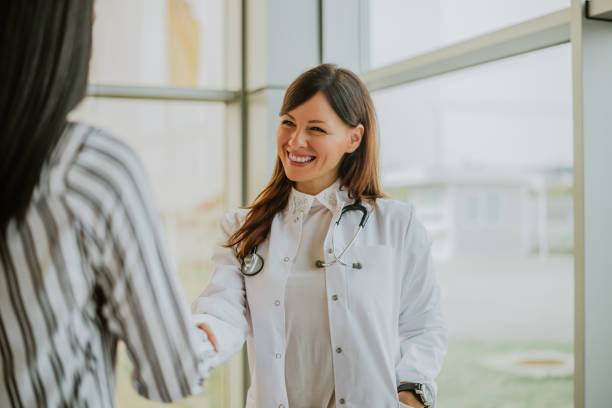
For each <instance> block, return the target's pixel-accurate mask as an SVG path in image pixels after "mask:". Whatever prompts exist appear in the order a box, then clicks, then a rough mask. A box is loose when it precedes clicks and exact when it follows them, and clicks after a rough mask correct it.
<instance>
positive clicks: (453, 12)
mask: <svg viewBox="0 0 612 408" xmlns="http://www.w3.org/2000/svg"><path fill="white" fill-rule="evenodd" d="M369 4H370V16H369V20H370V68H377V67H380V66H383V65H387V64H391V63H393V62H397V61H399V60H402V59H405V58H408V57H411V56H414V55H417V54H421V53H424V52H428V51H431V50H433V49H435V48H439V47H442V46H446V45H449V44H452V43H456V42H458V41H462V40H466V39H468V38H471V37H475V36H478V35H481V34H484V33H487V32H490V31H496V30H499V29H501V28H504V27H507V26H511V25H513V24H518V23H520V22H523V21H526V20H529V19H532V18H535V17H539V16H541V15H544V14H548V13H552V12H554V11H558V10H560V9H563V8H566V7H569V5H570V0H538V1H533V0H512V1H506V0H461V1H456V0H428V1H407V0H376V1H371V2H370V3H369Z"/></svg>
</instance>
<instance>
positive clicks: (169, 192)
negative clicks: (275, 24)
mask: <svg viewBox="0 0 612 408" xmlns="http://www.w3.org/2000/svg"><path fill="white" fill-rule="evenodd" d="M224 111H225V105H224V104H220V103H196V102H161V101H135V100H121V99H97V98H88V99H86V100H85V101H84V102H83V103H82V105H81V106H80V107H79V108H78V109H77V110H76V111H75V112H74V113H73V115H72V119H74V120H80V121H83V122H86V123H89V124H92V125H94V126H97V127H100V128H102V129H105V130H107V131H109V132H110V133H111V134H112V135H114V136H115V137H118V138H119V139H121V140H123V141H124V142H126V143H127V144H129V145H130V146H131V147H132V148H133V149H134V150H135V151H136V152H137V153H138V155H139V156H140V158H141V160H142V162H143V165H144V168H145V170H146V172H147V175H148V176H149V182H150V183H151V186H152V189H153V193H154V195H155V201H156V204H157V206H158V209H159V211H160V213H161V216H162V221H163V224H164V227H165V232H166V238H167V242H168V244H169V247H170V250H171V252H172V255H173V258H174V260H175V263H176V265H177V266H178V272H179V276H180V279H181V283H182V284H183V288H184V292H185V294H186V297H187V299H188V300H189V301H191V300H193V299H195V298H196V297H197V296H198V295H199V294H200V292H201V291H202V290H203V289H204V287H205V286H206V284H207V282H208V277H209V271H210V257H211V255H212V249H213V247H214V241H215V239H216V236H217V234H218V222H219V220H220V218H221V216H222V214H223V212H224V211H225V203H224V197H225V188H226V185H227V183H226V182H225V180H224V177H219V175H220V174H224V172H225V168H224V160H223V158H224V156H225V154H224V152H225V150H224V129H223V128H224V126H223V125H224ZM119 350H120V353H119V357H118V364H117V383H116V384H117V385H116V388H117V389H116V390H117V400H118V403H119V406H120V407H129V408H132V407H139V406H142V407H145V406H146V407H150V406H151V402H150V401H147V400H145V399H144V398H142V397H140V396H139V395H138V394H137V393H136V391H134V389H133V388H132V385H131V380H130V375H131V370H132V366H131V363H130V362H129V359H128V357H127V353H126V352H125V347H123V345H122V347H120V348H119ZM226 375H227V368H225V367H220V368H216V369H215V370H213V372H212V373H211V377H210V378H209V380H208V381H207V382H206V385H205V390H204V392H202V393H201V394H199V395H198V396H195V397H191V398H190V399H188V400H186V401H184V402H181V406H183V407H198V408H200V407H220V406H225V398H226V389H225V377H226Z"/></svg>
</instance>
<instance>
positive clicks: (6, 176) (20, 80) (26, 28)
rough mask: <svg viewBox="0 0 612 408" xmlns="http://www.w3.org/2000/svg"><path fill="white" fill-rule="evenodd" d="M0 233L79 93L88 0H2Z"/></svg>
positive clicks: (28, 194)
mask: <svg viewBox="0 0 612 408" xmlns="http://www.w3.org/2000/svg"><path fill="white" fill-rule="evenodd" d="M0 3H1V5H0V33H1V34H0V38H1V39H2V41H1V42H0V61H2V63H0V81H1V83H2V86H1V87H0V180H2V182H1V183H0V237H2V236H3V235H4V234H3V232H4V231H5V229H6V226H7V225H8V223H9V221H10V220H11V219H17V220H21V219H23V218H24V216H25V213H26V211H27V209H28V206H29V204H30V200H31V199H32V194H33V192H34V188H35V187H36V184H37V183H38V180H39V178H40V174H41V170H42V168H43V165H44V163H45V161H46V160H47V158H48V157H49V155H50V154H51V152H52V151H53V149H54V148H55V146H56V145H57V142H58V141H59V139H60V136H61V135H62V133H63V131H64V129H65V127H66V125H67V120H66V115H67V114H68V112H70V111H71V110H72V109H73V108H74V107H75V106H76V105H77V104H78V103H79V102H80V101H81V99H82V98H83V97H84V96H85V91H86V88H87V73H88V70H89V57H90V54H91V29H92V12H93V0H53V1H49V0H27V1H21V0H16V1H2V2H0Z"/></svg>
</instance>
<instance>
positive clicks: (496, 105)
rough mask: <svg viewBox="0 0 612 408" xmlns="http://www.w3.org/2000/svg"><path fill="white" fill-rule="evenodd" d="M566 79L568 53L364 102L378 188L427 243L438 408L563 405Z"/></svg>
mask: <svg viewBox="0 0 612 408" xmlns="http://www.w3.org/2000/svg"><path fill="white" fill-rule="evenodd" d="M570 69H571V65H570V48H569V46H566V45H564V46H559V47H554V48H549V49H545V50H541V51H538V52H534V53H530V54H527V55H522V56H518V57H513V58H509V59H505V60H502V61H498V62H495V63H490V64H486V65H482V66H479V67H475V68H471V69H467V70H463V71H460V72H456V73H451V74H447V75H444V76H440V77H437V78H434V79H430V80H425V81H421V82H417V83H412V84H408V85H405V86H401V87H397V88H393V89H389V90H385V91H380V92H377V93H375V94H374V95H373V96H374V102H375V105H376V109H377V112H378V116H379V120H380V130H381V169H382V176H383V184H384V187H385V191H386V192H387V193H388V194H390V195H391V196H393V197H395V198H398V199H402V200H409V201H412V202H413V203H414V204H415V206H416V209H417V215H418V217H419V218H420V219H421V220H422V221H423V223H424V224H425V225H426V227H427V229H428V231H429V233H430V235H431V237H432V240H433V247H432V251H433V254H434V259H435V262H436V267H437V271H438V277H439V280H440V284H441V288H442V302H443V308H444V311H445V315H446V319H447V323H448V327H449V335H450V340H449V352H448V356H447V359H446V362H445V366H444V369H443V371H442V374H441V375H440V377H439V386H440V391H439V404H440V406H444V407H445V406H449V407H455V408H462V407H470V408H472V407H499V408H504V407H532V406H533V407H549V406H551V407H552V406H555V407H570V406H572V401H573V396H572V393H573V356H572V348H573V346H572V341H573V254H572V250H573V195H572V194H573V193H572V189H573V178H572V174H573V172H572V166H573V157H572V154H573V153H572V116H571V80H570V79H571V71H570Z"/></svg>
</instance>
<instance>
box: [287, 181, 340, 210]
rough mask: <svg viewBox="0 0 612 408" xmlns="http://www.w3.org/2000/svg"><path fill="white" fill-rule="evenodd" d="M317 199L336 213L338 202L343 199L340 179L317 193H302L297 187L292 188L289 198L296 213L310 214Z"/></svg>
mask: <svg viewBox="0 0 612 408" xmlns="http://www.w3.org/2000/svg"><path fill="white" fill-rule="evenodd" d="M315 200H316V201H318V202H319V203H321V204H322V205H324V206H325V207H326V208H327V209H328V210H329V211H331V212H332V213H335V212H336V210H337V208H338V203H339V202H341V201H342V199H341V197H340V180H336V182H335V183H334V184H332V185H331V186H329V187H327V188H326V189H325V190H323V191H321V192H320V193H319V194H317V195H310V194H306V193H302V192H301V191H298V190H296V189H295V187H294V188H292V190H291V196H290V198H289V202H290V203H291V211H292V212H293V213H294V214H300V213H303V214H308V212H309V211H310V208H311V207H312V204H313V203H314V201H315Z"/></svg>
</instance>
